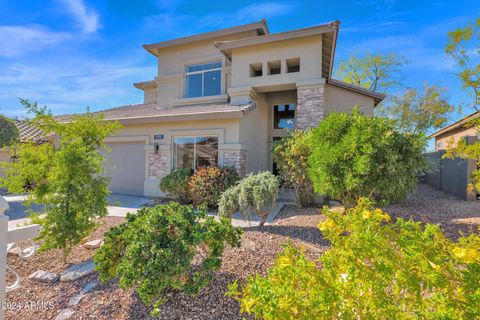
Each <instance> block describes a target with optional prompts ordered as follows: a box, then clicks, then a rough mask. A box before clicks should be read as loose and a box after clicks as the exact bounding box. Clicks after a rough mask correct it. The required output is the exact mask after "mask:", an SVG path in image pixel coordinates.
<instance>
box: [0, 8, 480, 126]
mask: <svg viewBox="0 0 480 320" xmlns="http://www.w3.org/2000/svg"><path fill="white" fill-rule="evenodd" d="M479 13H480V1H475V0H456V1H451V0H431V1H421V0H416V1H395V0H386V1H369V0H357V1H355V0H353V1H341V0H336V1H320V0H317V1H266V2H261V1H242V0H237V1H221V2H217V1H175V0H137V1H116V0H107V1H92V0H48V1H47V0H30V1H27V0H21V1H11V0H0V113H2V114H4V115H7V116H10V117H22V116H24V111H23V109H22V107H21V106H20V104H19V103H18V100H17V98H16V97H22V98H28V99H31V100H34V101H38V102H39V103H40V104H46V105H48V106H49V108H50V109H51V110H52V111H53V112H54V113H55V114H62V113H72V112H82V111H84V110H85V108H86V106H89V107H90V108H91V110H100V109H104V108H108V107H114V106H118V105H123V104H129V103H139V102H142V99H143V95H142V92H141V91H140V90H138V89H135V88H134V87H133V86H132V83H133V82H138V81H144V80H149V79H152V78H153V77H154V76H155V71H156V61H155V59H154V57H153V56H151V55H150V54H148V53H147V52H146V51H145V50H144V49H143V48H142V44H145V43H153V42H158V41H162V40H166V39H171V38H176V37H181V36H186V35H191V34H195V33H199V32H205V31H211V30H215V29H220V28H224V27H230V26H235V25H239V24H244V23H250V22H254V21H258V20H260V19H262V18H266V19H267V21H268V25H269V28H270V31H271V32H281V31H285V30H289V29H295V28H302V27H308V26H312V25H316V24H321V23H324V22H329V21H332V20H337V19H338V20H341V27H340V33H339V39H338V45H337V54H336V62H337V63H338V62H339V61H341V60H343V59H346V58H347V57H348V56H349V55H359V56H361V55H363V54H365V53H367V52H371V53H390V52H396V53H399V54H402V55H403V56H405V57H406V58H407V59H408V60H409V62H410V63H409V64H408V65H407V66H406V67H405V69H404V71H405V76H406V79H405V82H404V83H405V86H409V87H419V86H421V85H422V83H423V82H424V81H428V83H429V84H436V85H440V86H445V87H447V89H448V95H449V96H450V98H451V102H453V103H455V104H460V103H468V102H470V101H471V100H470V99H471V97H469V96H468V94H467V93H466V92H464V91H462V89H461V84H460V83H459V81H458V80H457V79H456V77H455V75H454V73H455V70H456V68H455V65H454V63H453V62H452V61H451V60H450V59H449V58H448V57H447V56H446V55H445V53H444V47H445V43H446V41H447V32H448V31H449V30H452V29H454V28H456V27H459V26H464V25H465V24H467V23H468V22H470V21H472V20H473V19H474V18H476V17H478V16H479ZM471 111H472V110H471V109H468V108H465V109H464V114H465V113H470V112H471Z"/></svg>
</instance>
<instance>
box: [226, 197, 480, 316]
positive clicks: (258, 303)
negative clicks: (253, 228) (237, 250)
mask: <svg viewBox="0 0 480 320" xmlns="http://www.w3.org/2000/svg"><path fill="white" fill-rule="evenodd" d="M324 213H325V214H326V215H327V220H326V221H324V222H323V223H320V225H319V228H320V230H322V232H323V234H324V236H325V238H326V239H328V240H330V242H331V248H330V249H329V250H328V251H327V252H325V253H324V254H323V256H322V257H321V258H320V261H319V262H320V263H321V265H322V268H318V267H317V263H316V262H314V261H311V260H309V259H308V258H307V257H306V255H305V254H304V252H303V251H302V250H301V249H298V248H295V247H294V246H292V245H291V244H289V245H287V246H286V248H285V250H284V251H283V253H282V254H281V255H280V256H279V257H278V259H277V261H276V262H275V264H274V266H273V267H272V268H271V269H270V270H269V271H268V275H267V276H266V277H262V276H259V275H256V276H251V277H250V278H249V279H248V280H247V284H246V285H245V286H243V287H242V288H239V287H238V284H237V283H234V284H232V285H231V286H230V292H229V295H232V296H234V297H235V298H236V299H237V300H238V301H239V302H240V304H241V311H242V312H247V313H252V314H254V315H255V317H256V318H261V319H267V320H268V319H479V318H480V287H479V285H478V284H479V283H480V252H479V250H480V236H479V235H478V234H472V235H470V236H469V237H466V238H465V237H464V238H461V239H459V241H458V242H454V241H451V240H448V239H447V238H445V236H444V234H443V233H442V232H441V231H440V228H439V226H437V225H431V224H428V225H426V226H425V228H423V227H422V226H421V224H420V223H418V222H413V221H404V220H402V219H398V220H397V221H396V222H395V223H388V221H389V220H390V217H389V215H388V214H385V213H383V212H382V211H381V210H380V209H372V207H371V202H370V201H369V200H366V199H363V198H362V199H361V200H360V201H359V205H358V206H357V207H355V208H353V209H350V210H348V212H347V214H342V213H340V212H338V211H331V212H324Z"/></svg>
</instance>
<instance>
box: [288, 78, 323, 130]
mask: <svg viewBox="0 0 480 320" xmlns="http://www.w3.org/2000/svg"><path fill="white" fill-rule="evenodd" d="M324 111H325V85H324V84H318V85H306V86H300V85H297V109H296V115H295V117H296V119H295V121H296V128H297V129H299V130H308V129H311V128H314V127H316V126H317V125H318V123H319V122H320V121H321V120H322V119H323V118H324Z"/></svg>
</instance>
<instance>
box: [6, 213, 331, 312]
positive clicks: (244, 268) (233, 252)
mask: <svg viewBox="0 0 480 320" xmlns="http://www.w3.org/2000/svg"><path fill="white" fill-rule="evenodd" d="M294 215H296V217H294ZM322 219H323V217H322V216H321V215H320V214H319V213H318V211H317V210H316V209H304V210H300V209H297V208H296V207H295V206H291V207H287V208H285V209H284V210H283V212H282V213H281V214H279V216H278V217H277V219H276V220H275V221H274V222H273V223H272V224H271V225H269V226H265V227H263V228H258V227H254V228H246V229H245V233H244V235H243V237H242V246H241V248H227V249H226V250H225V251H224V255H223V265H222V268H221V270H219V271H218V272H217V273H216V275H215V278H214V280H213V281H212V282H211V283H210V285H209V286H208V287H206V288H205V289H204V290H203V291H202V292H201V293H200V294H199V295H198V296H193V297H192V296H188V295H184V294H182V293H180V292H177V291H170V292H167V293H166V301H165V304H164V305H163V307H162V310H161V313H160V315H159V319H242V316H241V315H240V314H239V305H238V304H237V302H236V301H235V300H233V299H231V298H227V297H225V292H226V290H227V285H228V284H229V283H232V282H233V281H235V280H237V279H240V280H244V279H246V277H247V276H248V275H252V274H255V273H260V274H265V272H266V270H267V269H268V267H269V266H270V265H271V264H272V263H273V261H274V260H275V258H276V256H277V255H278V253H280V252H281V250H282V246H283V244H284V243H285V242H287V241H288V240H289V239H291V240H292V241H293V242H295V243H297V244H299V245H302V246H303V247H304V248H305V249H306V250H307V252H308V254H309V255H310V256H311V258H318V257H319V255H320V254H321V251H322V250H325V249H326V248H327V247H328V243H326V241H325V240H323V238H322V235H321V233H320V231H319V230H318V229H317V227H316V226H317V224H318V223H319V222H320V221H321V220H322ZM122 221H123V218H116V217H107V218H104V219H102V220H101V224H100V226H99V228H98V229H97V230H96V231H95V232H94V234H92V235H91V236H90V237H89V240H94V239H99V238H102V235H103V233H104V232H105V231H106V230H108V228H110V227H111V226H113V225H116V224H118V223H121V222H122ZM25 245H27V244H25ZM94 252H95V250H92V249H86V248H85V247H84V246H83V245H79V246H76V247H75V248H74V249H73V251H72V253H71V255H70V257H69V261H68V262H69V264H67V265H65V264H63V263H62V261H61V253H60V251H57V250H53V251H49V252H44V253H39V254H35V255H34V256H33V257H30V258H27V259H21V258H18V257H9V258H8V264H9V265H10V266H11V267H13V268H14V270H16V271H17V272H18V273H19V274H20V276H21V277H22V283H21V288H19V289H17V290H14V291H12V292H9V293H8V294H7V301H8V302H10V303H19V304H25V302H30V301H35V302H36V301H39V302H43V303H44V304H45V305H47V304H48V303H50V302H53V307H52V308H51V309H49V308H42V309H41V310H34V309H25V308H22V309H21V310H7V313H6V315H7V319H18V318H22V319H25V320H26V319H55V317H57V315H58V314H59V313H60V312H62V310H64V309H66V308H68V304H69V301H70V299H72V298H73V297H75V296H77V295H78V294H79V293H80V292H81V290H82V288H84V287H85V286H86V285H87V284H89V283H91V282H93V281H96V280H98V275H97V274H96V273H95V274H92V275H89V276H86V277H83V278H81V279H78V280H76V281H71V282H60V281H59V282H56V283H53V284H51V283H49V284H47V283H41V282H36V281H32V280H29V279H27V277H28V276H29V275H30V274H32V273H33V272H35V271H37V270H39V269H41V270H45V271H49V272H55V273H62V272H63V271H64V270H65V269H67V268H68V267H70V266H71V265H72V264H77V263H80V262H85V261H88V260H89V259H91V257H92V256H93V254H94ZM10 280H11V281H13V277H10ZM70 309H72V310H73V311H74V313H73V314H72V315H71V316H70V317H69V319H91V318H95V319H148V318H149V313H150V309H149V308H147V307H145V306H144V305H143V303H142V302H141V301H140V299H139V297H138V295H137V294H136V292H135V290H133V289H129V290H123V289H120V288H119V287H118V285H117V281H110V282H107V283H99V284H98V285H97V286H96V287H95V288H94V289H92V290H91V291H90V292H89V293H88V294H85V295H84V296H83V298H82V299H81V301H80V302H79V303H78V304H77V305H75V306H73V307H70ZM247 318H248V317H247Z"/></svg>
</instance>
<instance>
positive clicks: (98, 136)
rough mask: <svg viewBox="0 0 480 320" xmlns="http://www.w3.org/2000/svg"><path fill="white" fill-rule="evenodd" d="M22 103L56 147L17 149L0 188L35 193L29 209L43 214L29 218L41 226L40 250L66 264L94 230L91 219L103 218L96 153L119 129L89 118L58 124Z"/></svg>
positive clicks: (103, 177)
mask: <svg viewBox="0 0 480 320" xmlns="http://www.w3.org/2000/svg"><path fill="white" fill-rule="evenodd" d="M21 103H22V104H23V105H24V106H25V108H26V109H27V111H28V112H29V113H31V114H33V115H34V116H35V117H34V118H33V119H32V120H30V121H29V123H30V124H31V125H33V126H35V127H37V128H39V129H41V130H43V132H46V133H55V134H56V135H57V137H59V139H58V144H57V145H54V144H52V143H45V144H42V145H37V144H35V143H22V144H21V145H18V147H17V154H18V161H17V162H16V163H11V164H8V166H7V168H6V169H7V170H6V175H5V178H3V179H2V180H1V184H2V185H4V186H6V187H7V188H8V190H9V191H10V192H14V193H20V192H23V191H24V187H25V185H26V184H28V185H31V186H32V187H33V188H32V189H31V190H30V198H29V201H28V203H29V204H31V203H37V204H41V205H43V207H44V209H43V210H44V213H45V214H44V215H38V214H34V213H33V214H32V218H33V222H35V223H39V224H40V225H41V230H40V235H39V239H40V240H41V241H42V243H41V246H40V249H41V250H48V249H54V248H58V249H62V250H63V258H64V260H66V258H67V256H68V253H69V252H70V250H71V248H72V246H74V245H75V244H77V243H79V242H80V241H81V240H82V239H83V238H85V236H87V235H88V234H89V233H90V232H91V231H92V229H93V228H94V227H95V225H96V224H95V218H98V217H102V216H105V215H106V214H107V209H106V207H107V205H108V203H107V196H108V194H109V191H108V182H109V178H108V176H107V174H106V172H105V169H104V158H103V156H102V155H101V153H100V152H99V149H100V148H103V147H105V146H104V142H103V141H104V140H105V138H106V137H107V136H109V135H111V134H112V133H113V132H114V131H115V130H116V129H117V128H118V127H119V125H118V124H117V123H115V122H107V121H104V120H103V118H102V116H96V115H94V114H92V113H90V112H87V113H86V114H84V115H78V116H73V117H72V118H71V119H70V120H69V122H58V121H56V120H55V117H53V116H52V114H51V113H50V112H48V111H47V109H46V107H39V106H38V104H37V103H33V104H32V103H30V102H29V101H27V100H21Z"/></svg>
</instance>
